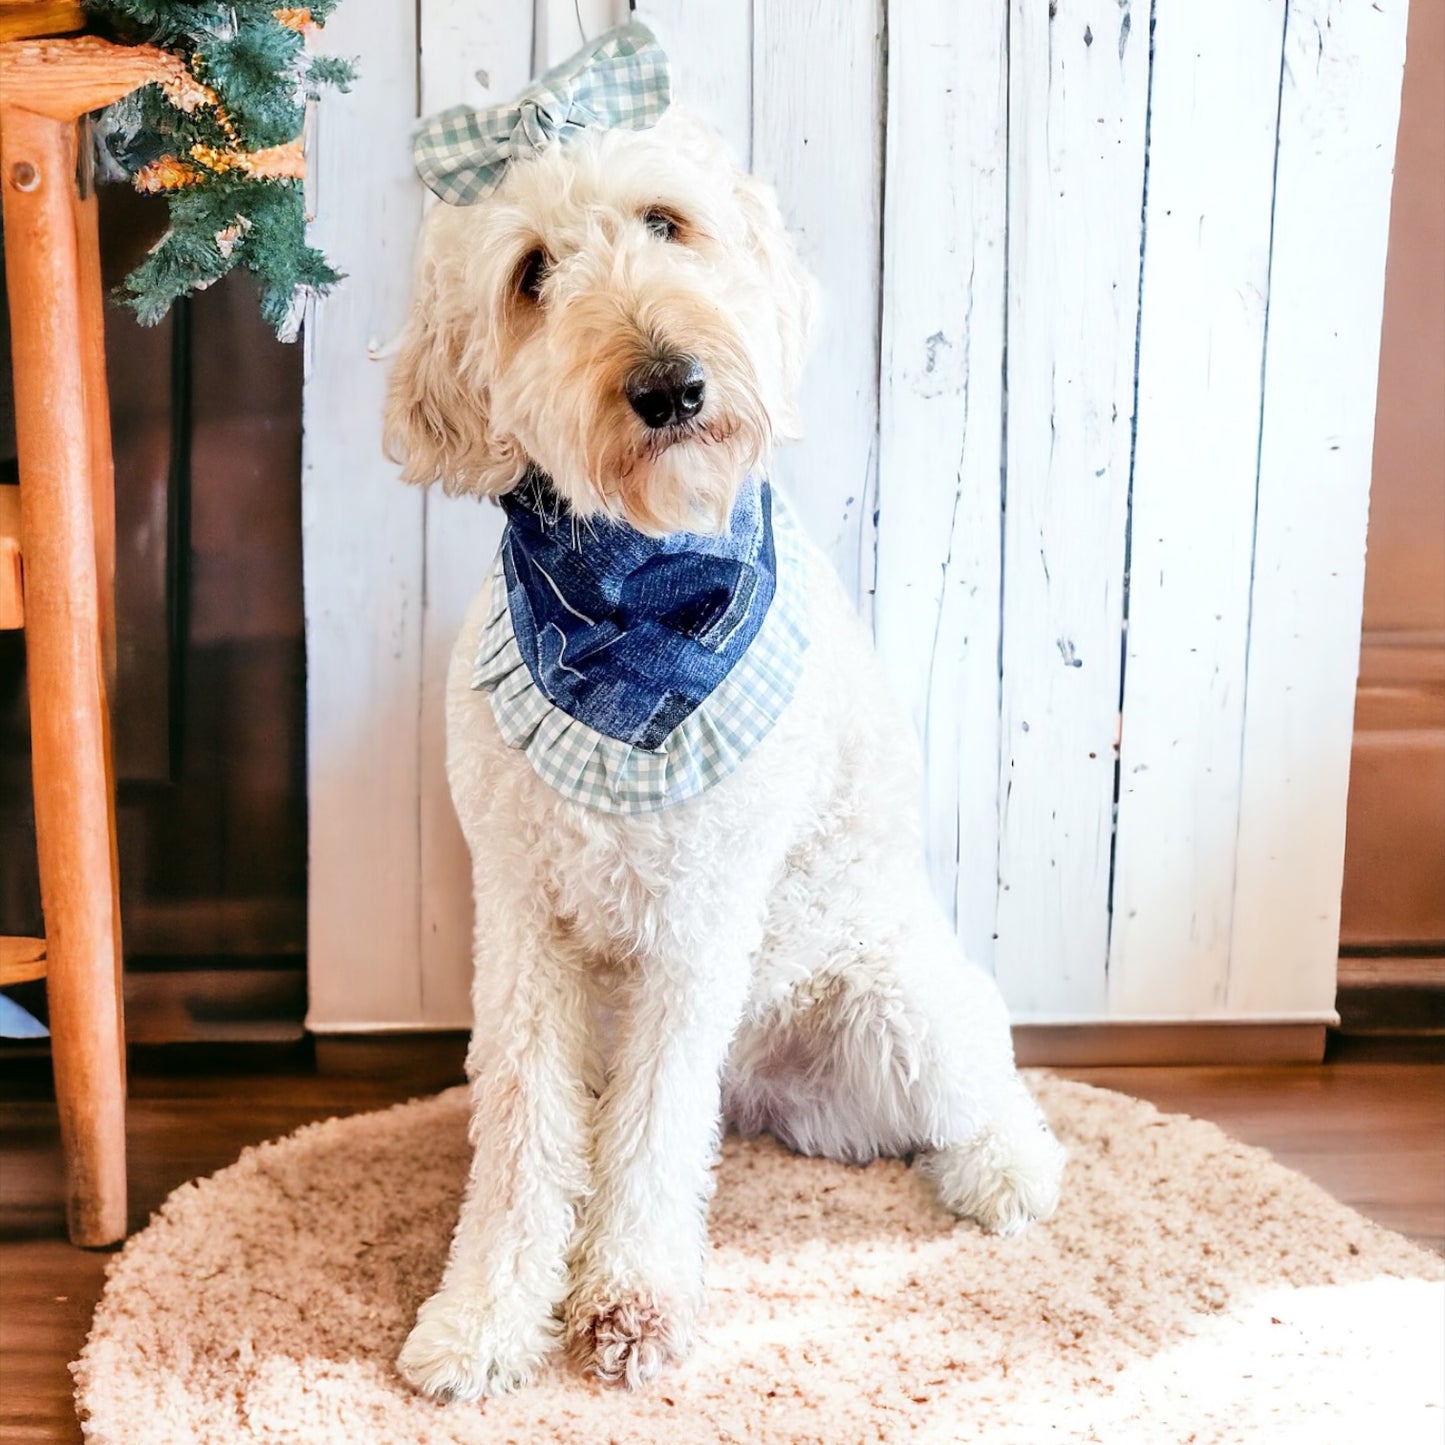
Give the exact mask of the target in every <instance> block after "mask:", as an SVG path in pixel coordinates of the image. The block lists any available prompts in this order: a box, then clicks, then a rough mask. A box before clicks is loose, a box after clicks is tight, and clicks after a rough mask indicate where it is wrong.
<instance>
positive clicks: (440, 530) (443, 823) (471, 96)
mask: <svg viewBox="0 0 1445 1445" xmlns="http://www.w3.org/2000/svg"><path fill="white" fill-rule="evenodd" d="M532 40H533V23H532V6H531V5H530V4H516V3H513V4H509V5H505V6H477V5H476V4H474V3H465V0H427V3H426V4H425V5H424V6H423V7H422V11H421V36H420V42H421V113H422V114H423V115H432V114H435V113H436V112H437V111H439V110H443V109H445V108H446V107H447V106H449V105H457V104H461V103H465V104H468V105H497V104H501V103H503V102H505V101H507V100H509V99H510V98H511V97H512V96H514V95H515V94H516V93H517V92H518V91H519V90H521V89H522V87H523V86H525V85H526V83H527V81H528V80H529V79H530V78H531V75H532ZM478 72H480V73H481V74H482V75H485V77H486V81H485V83H483V81H482V80H481V79H480V78H479V74H478ZM417 186H418V190H419V191H420V189H421V183H420V182H417ZM434 204H440V202H436V203H434ZM425 506H426V512H425V518H426V520H425V526H426V557H425V567H426V572H425V587H424V597H423V612H422V653H421V716H420V729H421V734H420V750H421V758H420V769H421V778H420V786H421V814H420V837H421V843H420V859H421V883H420V887H421V915H420V940H419V948H420V959H421V963H420V967H421V1003H420V1009H421V1017H422V1019H423V1021H425V1022H426V1023H428V1024H434V1025H437V1026H439V1027H453V1028H459V1027H466V1026H467V1025H468V1024H469V1023H470V1021H471V1005H470V1001H469V1000H470V988H471V929H472V899H471V893H472V890H471V867H470V863H469V861H468V857H467V849H466V843H465V842H464V840H463V838H462V834H461V829H460V827H459V826H458V824H457V819H456V812H455V810H454V809H453V807H452V800H451V793H450V790H449V789H448V787H447V778H446V716H445V691H446V674H447V659H448V658H449V657H450V656H451V650H452V644H453V643H454V642H455V641H456V636H457V632H458V631H459V630H460V628H461V625H462V618H463V617H464V616H465V615H466V610H467V606H468V604H469V603H470V602H471V599H472V598H473V596H475V595H476V593H477V591H478V589H479V588H480V587H481V585H482V580H483V578H484V577H485V575H486V572H487V569H488V568H489V567H490V566H491V563H492V558H493V556H494V555H495V553H496V550H497V544H498V542H499V541H500V540H501V535H502V511H501V508H500V507H498V506H496V505H494V504H493V503H491V502H478V501H477V500H476V499H474V498H471V497H448V496H446V495H444V494H443V493H442V491H441V489H440V488H433V489H432V490H431V491H430V492H428V494H427V497H426V504H425Z"/></svg>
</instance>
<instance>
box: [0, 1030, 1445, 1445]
mask: <svg viewBox="0 0 1445 1445" xmlns="http://www.w3.org/2000/svg"><path fill="white" fill-rule="evenodd" d="M462 1047H463V1045H462V1042H461V1040H460V1039H458V1038H455V1037H450V1036H448V1037H434V1038H430V1039H424V1040H414V1039H413V1040H400V1039H395V1040H378V1041H374V1042H347V1043H322V1044H319V1045H318V1046H317V1047H316V1051H315V1057H314V1059H313V1058H311V1057H310V1055H309V1053H308V1052H307V1051H298V1050H291V1051H289V1052H281V1053H280V1054H279V1055H276V1056H272V1058H271V1062H270V1064H269V1066H266V1067H265V1068H264V1071H262V1072H257V1070H256V1063H255V1060H256V1055H255V1053H254V1052H252V1053H250V1054H245V1053H242V1054H241V1055H239V1060H240V1062H241V1063H243V1064H244V1063H247V1062H248V1061H249V1067H246V1068H242V1067H235V1066H233V1067H231V1068H229V1069H228V1068H227V1067H225V1064H226V1063H227V1060H225V1059H224V1058H223V1057H220V1058H218V1056H217V1055H216V1054H215V1052H214V1051H212V1052H211V1053H210V1054H209V1055H207V1056H205V1057H202V1058H199V1059H198V1058H197V1057H196V1056H195V1055H191V1056H190V1058H189V1059H186V1058H182V1059H180V1060H179V1061H177V1060H176V1059H175V1058H172V1059H170V1060H169V1061H167V1062H166V1063H165V1064H164V1065H163V1066H157V1065H156V1064H155V1063H154V1062H153V1061H152V1060H150V1059H147V1058H144V1057H143V1058H142V1059H141V1060H140V1061H139V1063H138V1066H137V1067H135V1068H134V1069H133V1074H132V1079H131V1099H130V1109H129V1127H130V1186H131V1223H132V1227H133V1228H137V1227H139V1226H140V1225H142V1224H144V1222H145V1220H146V1218H147V1216H148V1215H149V1213H150V1212H151V1211H152V1210H153V1209H154V1208H155V1207H156V1206H157V1205H159V1204H160V1202H161V1201H162V1200H163V1199H164V1198H165V1196H166V1195H167V1194H168V1193H169V1192H170V1191H171V1190H172V1189H174V1188H175V1187H176V1186H177V1185H178V1184H181V1183H183V1182H184V1181H185V1180H187V1179H190V1178H193V1177H195V1176H196V1175H198V1174H207V1173H210V1172H212V1171H214V1170H216V1169H218V1168H220V1167H222V1166H223V1165H225V1164H228V1163H229V1162H230V1161H231V1160H232V1159H234V1158H235V1157H236V1155H237V1154H238V1153H239V1152H240V1150H241V1149H242V1148H244V1147H245V1146H246V1145H248V1144H254V1143H258V1142H260V1141H261V1140H263V1139H269V1138H274V1137H275V1136H277V1135H279V1134H284V1133H286V1132H288V1131H289V1130H291V1129H294V1128H296V1127H298V1126H299V1125H301V1124H303V1123H306V1122H308V1121H310V1120H313V1119H319V1118H326V1117H328V1116H330V1115H334V1114H349V1113H358V1112H362V1111H364V1110H367V1109H375V1108H381V1107H383V1106H385V1105H387V1104H391V1103H395V1102H398V1101H400V1100H403V1099H407V1098H411V1097H414V1096H415V1095H418V1094H425V1093H430V1092H432V1091H434V1090H436V1089H439V1088H442V1087H445V1086H446V1085H448V1084H451V1083H454V1082H456V1081H457V1080H459V1078H460V1070H461V1058H462ZM1432 1052H1433V1053H1434V1057H1433V1058H1431V1059H1427V1060H1425V1061H1416V1062H1409V1061H1406V1060H1404V1059H1402V1058H1400V1057H1398V1056H1392V1055H1391V1052H1390V1050H1389V1048H1388V1047H1382V1046H1378V1045H1377V1046H1375V1047H1373V1048H1370V1049H1361V1048H1358V1047H1356V1048H1347V1049H1345V1050H1343V1051H1342V1052H1341V1053H1340V1054H1339V1055H1338V1056H1337V1057H1335V1058H1333V1059H1332V1060H1331V1061H1330V1062H1328V1063H1325V1064H1322V1065H1276V1066H1272V1067H1266V1068H1197V1067H1195V1068H1115V1069H1102V1068H1101V1069H1069V1070H1060V1072H1061V1073H1066V1074H1067V1075H1068V1076H1069V1077H1071V1078H1079V1079H1084V1080H1086V1081H1087V1082H1089V1083H1093V1084H1098V1085H1101V1086H1102V1087H1105V1088H1111V1089H1119V1090H1121V1091H1123V1092H1125V1093H1129V1094H1134V1095H1136V1096H1138V1097H1140V1098H1144V1099H1149V1100H1151V1101H1152V1102H1154V1103H1155V1104H1157V1105H1158V1106H1159V1107H1160V1108H1161V1109H1164V1110H1166V1111H1170V1112H1182V1113H1188V1114H1193V1115H1196V1116H1198V1117H1200V1118H1206V1119H1212V1120H1214V1121H1215V1122H1216V1123H1218V1124H1219V1125H1220V1126H1221V1127H1223V1128H1224V1129H1226V1130H1228V1131H1229V1132H1230V1133H1231V1134H1233V1135H1235V1136H1236V1137H1237V1138H1240V1139H1243V1140H1245V1141H1246V1142H1248V1143H1251V1144H1258V1145H1262V1146H1263V1147H1265V1148H1267V1149H1270V1150H1272V1151H1273V1152H1274V1154H1275V1155H1276V1156H1277V1157H1278V1158H1279V1159H1281V1160H1282V1161H1283V1162H1284V1163H1286V1164H1289V1165H1291V1166H1292V1167H1294V1168H1296V1169H1299V1170H1301V1171H1302V1172H1303V1173H1305V1174H1307V1175H1309V1176H1310V1177H1311V1178H1313V1179H1315V1180H1317V1181H1318V1182H1319V1183H1320V1184H1322V1185H1323V1186H1324V1187H1325V1188H1326V1189H1328V1190H1329V1191H1330V1192H1331V1193H1332V1194H1334V1195H1335V1196H1337V1197H1338V1198H1340V1199H1342V1200H1344V1201H1345V1202H1346V1203H1348V1204H1350V1205H1352V1206H1353V1207H1355V1208H1356V1209H1359V1210H1361V1211H1362V1212H1363V1213H1365V1214H1367V1215H1369V1216H1370V1217H1371V1218H1373V1219H1376V1220H1378V1221H1379V1222H1380V1223H1382V1224H1384V1225H1387V1226H1388V1227H1389V1228H1391V1229H1396V1230H1399V1231H1400V1232H1402V1233H1404V1234H1407V1235H1410V1236H1411V1237H1412V1238H1414V1239H1416V1240H1419V1241H1420V1242H1421V1243H1423V1244H1426V1245H1429V1246H1430V1247H1432V1248H1434V1249H1437V1250H1442V1251H1445V1058H1442V1057H1441V1056H1440V1054H1439V1051H1438V1049H1434V1050H1432ZM8 1073H9V1071H5V1072H0V1096H3V1101H0V1445H21V1442H26V1445H30V1442H39V1441H45V1442H54V1441H62V1442H78V1441H79V1440H80V1438H81V1436H80V1429H79V1426H78V1425H77V1424H76V1421H75V1416H74V1412H73V1408H72V1404H71V1395H70V1376H69V1373H68V1371H67V1369H66V1365H67V1364H68V1362H69V1361H70V1360H72V1359H74V1358H75V1356H76V1354H77V1353H78V1352H79V1350H80V1347H81V1344H82V1342H83V1341H84V1339H85V1333H86V1330H87V1328H88V1325H89V1322H90V1316H91V1312H92V1310H93V1309H94V1307H95V1302H96V1300H97V1298H98V1297H99V1294H100V1289H101V1284H102V1280H103V1276H104V1272H105V1264H106V1260H107V1258H108V1257H109V1256H108V1254H106V1253H90V1252H86V1251H82V1250H76V1249H72V1248H71V1247H70V1245H69V1244H67V1243H66V1242H65V1239H64V1216H63V1212H62V1208H61V1182H62V1172H61V1171H62V1166H61V1159H60V1151H59V1143H58V1138H57V1134H56V1127H55V1117H54V1106H53V1103H52V1102H51V1100H50V1098H49V1096H48V1088H47V1087H46V1085H45V1084H44V1082H43V1081H40V1082H28V1083H27V1082H26V1081H25V1080H24V1079H23V1078H20V1079H16V1078H12V1077H9V1076H8Z"/></svg>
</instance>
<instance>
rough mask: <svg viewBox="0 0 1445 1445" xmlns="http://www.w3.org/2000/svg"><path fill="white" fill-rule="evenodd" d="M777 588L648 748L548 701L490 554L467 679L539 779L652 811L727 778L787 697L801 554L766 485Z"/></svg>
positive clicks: (801, 594) (803, 604) (797, 654)
mask: <svg viewBox="0 0 1445 1445" xmlns="http://www.w3.org/2000/svg"><path fill="white" fill-rule="evenodd" d="M772 502H773V539H774V545H775V547H776V548H777V566H778V574H777V579H778V580H777V591H776V592H775V593H774V594H773V600H772V603H771V605H770V606H769V607H768V613H767V616H766V617H765V618H764V619H763V624H762V626H761V627H760V628H759V629H758V635H757V636H756V637H755V638H754V639H753V642H752V645H751V646H750V647H749V648H748V650H747V651H746V652H745V653H743V655H742V657H740V658H739V659H738V661H737V664H736V665H735V666H734V667H733V669H732V671H731V672H729V673H728V675H727V676H726V677H725V678H723V680H722V681H721V682H720V683H719V684H718V685H717V686H716V687H715V688H714V689H713V690H712V692H711V693H709V694H708V696H707V697H706V698H704V699H703V701H702V703H701V704H700V705H699V706H698V707H697V708H695V709H694V710H693V711H692V712H691V713H689V714H688V716H687V717H685V718H684V719H683V720H682V722H680V723H679V724H678V725H677V727H675V728H674V729H673V730H672V731H671V732H670V733H669V734H668V735H667V737H666V738H664V739H663V742H662V746H661V747H659V748H657V749H656V750H652V751H649V750H648V749H645V748H638V747H634V746H632V745H631V744H630V743H625V742H622V741H620V740H619V739H617V738H610V737H607V736H605V735H604V734H602V733H599V732H597V731H596V730H595V729H593V728H590V727H588V726H587V725H586V723H582V722H579V721H578V720H577V719H576V718H574V717H571V716H570V715H569V714H567V713H565V712H563V711H562V709H561V708H559V707H557V706H556V705H555V704H553V703H551V702H549V701H548V700H547V698H546V696H545V695H544V694H543V693H542V691H541V689H539V688H538V687H537V684H536V683H535V682H534V681H533V680H532V674H531V672H530V671H529V670H528V668H527V664H526V663H525V662H524V661H523V660H522V654H521V651H520V649H519V648H518V647H517V639H516V636H515V634H514V633H513V631H512V614H511V609H510V608H509V606H508V604H507V579H506V576H505V574H504V572H503V570H502V559H501V557H500V555H499V556H498V558H497V560H496V562H495V563H494V564H493V567H492V572H491V577H490V588H491V600H490V605H489V607H488V609H487V621H486V625H485V626H484V627H483V629H482V638H481V644H480V646H479V647H478V649H477V661H476V665H475V667H474V668H473V670H472V686H473V687H474V688H475V689H477V690H478V691H480V692H485V693H487V694H488V698H489V700H490V702H491V705H492V715H493V716H494V717H495V718H496V720H497V727H498V729H499V730H500V732H501V734H502V738H503V740H504V741H505V742H506V743H507V745H508V746H509V747H513V748H520V749H522V750H524V751H525V752H526V755H527V761H528V762H530V763H531V765H532V768H533V770H534V771H535V772H536V774H537V776H538V777H540V778H541V779H542V781H543V782H545V783H548V784H549V785H550V786H552V787H553V788H555V789H556V790H557V791H558V792H559V793H561V794H562V795H563V796H564V797H567V798H570V799H571V800H572V801H573V802H575V803H581V804H582V805H583V806H584V807H587V808H596V809H598V810H600V811H601V812H604V813H652V812H656V811H657V810H658V809H659V808H668V807H671V806H672V805H673V804H675V803H682V802H686V801H687V799H689V798H695V797H697V795H698V794H699V793H702V792H704V791H706V790H707V789H708V788H710V787H712V785H713V784H714V783H717V782H719V781H721V780H722V779H723V778H725V777H727V776H728V774H729V773H731V772H732V771H733V770H734V769H735V768H737V766H738V765H739V764H740V763H741V762H742V761H743V759H744V758H746V757H747V756H748V754H749V753H751V752H752V750H753V749H754V748H755V747H757V745H758V744H759V743H760V742H761V741H762V740H763V738H764V737H766V736H767V734H768V733H769V732H770V731H771V729H772V727H773V724H774V723H775V722H777V720H778V718H779V716H780V715H781V713H782V711H783V709H784V708H785V707H786V706H787V705H788V703H789V702H790V701H792V697H793V691H794V689H795V688H796V686H797V682H798V677H799V674H800V673H801V672H802V668H803V653H804V652H805V651H806V650H807V646H808V636H807V585H806V570H807V566H808V562H807V558H806V556H805V554H804V551H803V545H802V538H801V536H800V534H799V532H798V529H797V523H796V521H795V520H794V518H793V515H792V512H791V510H790V509H789V508H788V506H787V504H786V503H785V502H784V501H783V500H782V498H781V497H780V496H779V494H778V490H777V488H776V487H774V488H773V489H772Z"/></svg>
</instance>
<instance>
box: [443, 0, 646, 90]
mask: <svg viewBox="0 0 1445 1445" xmlns="http://www.w3.org/2000/svg"><path fill="white" fill-rule="evenodd" d="M423 3H426V4H430V3H432V0H423ZM480 8H484V9H486V10H488V11H489V12H490V13H491V15H492V16H493V18H494V21H495V22H497V23H501V22H502V21H504V20H505V19H506V18H507V17H506V16H505V15H504V12H505V11H506V10H507V9H509V8H510V9H513V10H517V11H519V12H522V11H527V12H530V11H531V10H532V9H533V6H532V4H530V3H524V4H520V5H519V4H517V3H516V0H505V3H493V4H490V5H486V6H483V7H480ZM535 8H536V17H537V18H536V47H535V50H534V52H533V57H534V61H535V70H536V72H537V73H538V74H540V73H541V72H542V71H544V70H546V69H548V68H549V67H550V66H553V65H556V64H557V63H558V61H561V60H566V59H567V57H568V56H569V55H573V54H575V53H576V52H577V51H578V50H580V49H581V48H582V46H583V45H584V44H586V42H587V41H589V40H593V39H595V38H596V37H597V36H599V35H601V34H602V32H603V31H604V30H610V29H611V28H612V26H614V25H620V24H621V23H622V22H623V21H624V20H626V19H627V18H628V14H629V11H628V5H627V0H536V6H535Z"/></svg>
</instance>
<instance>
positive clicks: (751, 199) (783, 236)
mask: <svg viewBox="0 0 1445 1445" xmlns="http://www.w3.org/2000/svg"><path fill="white" fill-rule="evenodd" d="M733 194H734V195H735V196H736V198H737V203H738V208H739V210H740V211H741V212H742V215H743V221H744V223H745V224H746V226H747V244H748V246H749V247H750V248H751V250H752V252H753V254H754V255H755V256H756V257H757V259H758V262H759V264H760V265H761V266H762V268H763V270H764V272H765V273H766V274H767V276H768V278H769V280H770V282H771V285H772V293H773V295H774V297H775V298H776V300H777V321H778V347H779V355H780V359H781V382H782V397H781V403H782V411H781V414H780V415H777V416H775V417H774V418H773V422H774V428H775V431H776V433H777V439H778V440H779V441H791V440H795V439H796V438H797V437H799V436H801V435H802V431H803V428H802V423H801V421H800V419H799V417H798V409H797V406H798V386H799V384H800V383H801V381H802V379H803V364H804V362H806V361H807V359H808V352H809V349H810V346H811V343H812V337H813V323H814V320H815V319H816V317H817V313H818V288H817V283H816V282H814V280H813V278H812V277H811V276H810V275H809V274H808V272H807V271H806V270H805V269H804V267H803V263H802V262H801V261H800V260H799V259H798V250H797V247H796V246H795V245H794V244H793V238H792V237H791V236H790V235H789V234H788V232H787V228H786V227H785V226H784V225H783V217H782V213H781V211H779V209H778V198H777V196H776V195H775V194H774V193H773V188H772V187H771V186H769V185H766V184H764V183H763V182H762V181H759V180H757V179H756V178H755V177H753V176H750V175H748V174H747V172H745V171H743V170H741V169H738V170H736V172H735V174H734V177H733Z"/></svg>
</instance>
